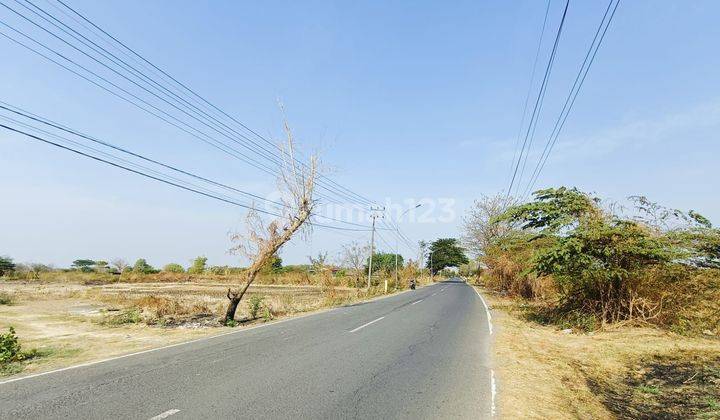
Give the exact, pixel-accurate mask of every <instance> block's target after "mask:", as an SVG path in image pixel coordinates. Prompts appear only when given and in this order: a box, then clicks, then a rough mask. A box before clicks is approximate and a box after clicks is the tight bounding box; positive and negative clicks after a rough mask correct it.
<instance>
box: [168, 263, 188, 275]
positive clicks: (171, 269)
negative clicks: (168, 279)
mask: <svg viewBox="0 0 720 420" xmlns="http://www.w3.org/2000/svg"><path fill="white" fill-rule="evenodd" d="M162 271H164V272H166V273H184V272H185V269H184V268H183V266H182V265H180V264H177V263H170V264H166V265H165V267H163V269H162Z"/></svg>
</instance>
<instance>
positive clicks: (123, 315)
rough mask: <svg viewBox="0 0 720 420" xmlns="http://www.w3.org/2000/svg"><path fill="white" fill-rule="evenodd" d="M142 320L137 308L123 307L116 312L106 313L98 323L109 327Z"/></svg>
mask: <svg viewBox="0 0 720 420" xmlns="http://www.w3.org/2000/svg"><path fill="white" fill-rule="evenodd" d="M141 321H142V318H141V317H140V311H139V310H137V309H125V310H123V311H120V312H119V313H116V314H106V315H105V316H104V317H103V318H102V319H100V320H99V321H97V322H98V324H100V325H105V326H109V327H119V326H121V325H127V324H138V323H140V322H141Z"/></svg>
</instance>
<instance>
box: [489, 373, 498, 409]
mask: <svg viewBox="0 0 720 420" xmlns="http://www.w3.org/2000/svg"><path fill="white" fill-rule="evenodd" d="M496 394H497V386H495V371H494V370H492V369H490V416H491V417H495V395H496Z"/></svg>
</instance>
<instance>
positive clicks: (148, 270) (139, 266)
mask: <svg viewBox="0 0 720 420" xmlns="http://www.w3.org/2000/svg"><path fill="white" fill-rule="evenodd" d="M132 272H133V273H136V274H152V273H157V272H158V270H156V269H155V268H153V266H151V265H150V264H148V263H147V261H145V259H144V258H140V259H138V260H137V261H135V264H134V265H133V269H132Z"/></svg>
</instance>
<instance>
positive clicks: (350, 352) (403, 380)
mask: <svg viewBox="0 0 720 420" xmlns="http://www.w3.org/2000/svg"><path fill="white" fill-rule="evenodd" d="M490 328H491V327H490V323H489V322H488V318H487V313H486V310H485V306H484V304H483V302H482V301H481V299H480V297H479V295H478V294H477V293H476V292H475V291H474V290H473V289H472V287H470V286H468V285H466V284H465V283H463V282H461V281H460V280H453V281H448V282H443V283H438V284H435V285H432V286H428V287H424V288H421V289H418V290H415V291H408V292H405V293H401V294H398V295H395V296H391V297H388V298H385V299H379V300H375V301H372V302H367V303H361V304H356V305H353V306H346V307H341V308H337V309H333V310H330V311H326V312H322V313H319V314H315V315H310V316H305V317H300V318H293V319H289V320H287V321H284V322H278V323H273V324H270V325H264V326H262V327H258V328H251V329H245V330H241V329H239V330H238V331H237V332H233V333H231V334H228V335H223V336H218V337H212V338H208V339H202V340H199V341H195V342H191V343H187V344H183V345H178V346H174V347H169V348H165V349H161V350H157V351H151V352H146V353H142V354H137V355H132V356H129V357H123V358H119V359H114V360H109V361H106V362H102V363H97V364H92V365H89V366H83V367H78V368H74V369H67V370H62V371H57V372H51V373H49V374H45V375H39V376H33V377H28V378H25V379H20V380H15V381H11V382H4V383H3V382H0V418H3V419H6V418H7V419H10V418H12V419H17V418H33V419H37V418H72V419H86V418H87V419H91V418H92V419H114V418H128V419H151V418H171V419H172V420H176V419H199V418H204V419H208V418H287V419H298V418H312V419H318V418H373V419H375V418H383V419H388V418H413V419H416V418H433V419H438V418H443V419H445V418H472V419H479V418H488V417H490V416H491V410H492V405H493V403H492V392H493V391H492V388H493V386H492V385H491V375H492V373H491V371H490V368H489V366H488V364H487V352H488V345H489V332H490V330H489V329H490ZM156 416H160V417H156ZM163 416H164V417H163Z"/></svg>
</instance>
